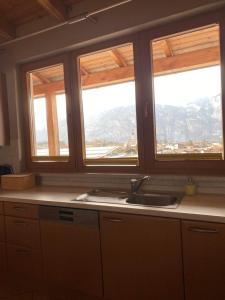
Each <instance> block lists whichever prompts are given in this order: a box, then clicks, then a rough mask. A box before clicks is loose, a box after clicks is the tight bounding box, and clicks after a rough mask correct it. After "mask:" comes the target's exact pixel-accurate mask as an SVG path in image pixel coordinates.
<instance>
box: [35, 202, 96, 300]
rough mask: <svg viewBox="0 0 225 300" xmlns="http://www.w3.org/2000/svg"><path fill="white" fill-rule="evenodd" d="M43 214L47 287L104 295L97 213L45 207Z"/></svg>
mask: <svg viewBox="0 0 225 300" xmlns="http://www.w3.org/2000/svg"><path fill="white" fill-rule="evenodd" d="M40 215H41V220H40V222H41V237H42V249H43V259H44V272H45V282H46V283H47V289H49V290H51V289H52V290H53V291H54V290H57V289H59V290H65V291H66V292H70V291H71V293H72V292H73V291H80V292H82V293H84V294H87V295H90V296H96V297H98V296H99V297H100V296H102V273H101V254H100V234H99V222H98V213H97V212H95V211H88V210H80V209H70V208H57V207H48V206H43V207H41V209H40ZM81 299H83V298H81ZM85 299H86V298H85ZM91 299H92V298H91Z"/></svg>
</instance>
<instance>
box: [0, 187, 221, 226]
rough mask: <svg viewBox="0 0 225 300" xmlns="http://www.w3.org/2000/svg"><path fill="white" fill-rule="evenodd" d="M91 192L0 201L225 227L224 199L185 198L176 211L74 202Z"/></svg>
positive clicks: (1, 194)
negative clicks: (189, 221) (80, 196)
mask: <svg viewBox="0 0 225 300" xmlns="http://www.w3.org/2000/svg"><path fill="white" fill-rule="evenodd" d="M89 190H90V189H88V188H69V187H68V188H67V187H46V186H45V187H41V186H40V187H35V188H32V189H29V190H25V191H3V190H0V201H10V202H21V203H30V204H37V205H50V206H61V207H71V208H80V209H91V210H99V211H108V212H117V213H129V214H136V215H149V216H159V217H168V218H177V219H185V220H196V221H207V222H218V223H225V195H216V194H215V195H212V194H210V195H208V194H199V195H195V196H185V197H184V198H183V200H182V202H181V204H180V205H179V206H178V208H176V209H171V208H156V207H146V206H136V205H128V204H125V205H120V204H109V203H88V202H83V201H77V200H75V201H72V200H74V199H76V198H77V197H78V196H79V195H81V194H83V193H85V192H87V191H89Z"/></svg>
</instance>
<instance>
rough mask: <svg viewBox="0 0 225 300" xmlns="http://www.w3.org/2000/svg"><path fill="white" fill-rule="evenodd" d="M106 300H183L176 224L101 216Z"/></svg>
mask: <svg viewBox="0 0 225 300" xmlns="http://www.w3.org/2000/svg"><path fill="white" fill-rule="evenodd" d="M101 245H102V259H103V279H104V280H103V281H104V292H105V298H106V299H112V300H114V299H115V300H124V299H129V300H140V299H141V300H165V299H173V300H181V299H183V282H182V259H181V234H180V223H179V221H177V220H172V219H161V218H153V217H144V216H132V215H123V214H114V213H102V214H101Z"/></svg>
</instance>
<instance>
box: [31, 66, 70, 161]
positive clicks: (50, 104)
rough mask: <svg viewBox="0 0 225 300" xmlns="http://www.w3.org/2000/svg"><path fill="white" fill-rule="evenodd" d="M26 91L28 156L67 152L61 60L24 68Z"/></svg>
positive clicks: (52, 156)
mask: <svg viewBox="0 0 225 300" xmlns="http://www.w3.org/2000/svg"><path fill="white" fill-rule="evenodd" d="M27 80H28V82H29V88H30V91H29V94H30V112H31V116H30V123H31V124H30V127H31V132H30V134H31V149H32V159H33V160H34V161H40V160H62V161H63V160H67V159H68V156H69V146H68V132H67V113H66V97H65V87H64V68H63V64H57V65H53V66H49V67H45V68H41V69H37V70H32V71H29V72H27Z"/></svg>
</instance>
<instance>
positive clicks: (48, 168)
mask: <svg viewBox="0 0 225 300" xmlns="http://www.w3.org/2000/svg"><path fill="white" fill-rule="evenodd" d="M57 64H62V65H63V69H64V82H65V94H66V107H67V127H68V144H69V153H70V154H69V156H66V157H63V156H51V155H50V156H32V144H33V143H32V134H31V132H32V116H31V114H30V100H31V99H30V89H29V86H28V85H27V72H32V71H33V70H37V69H41V68H47V67H51V66H53V65H57ZM20 71H21V77H22V87H23V95H22V96H23V111H24V151H25V156H26V168H27V169H28V170H33V171H38V172H66V171H73V170H74V168H75V166H76V162H75V155H74V148H75V138H74V135H75V134H74V124H73V119H72V118H71V111H72V101H71V85H70V63H69V60H68V55H66V54H63V55H58V56H54V57H50V58H45V59H41V60H38V61H35V62H31V63H28V64H25V65H22V66H21V69H20ZM41 95H42V96H43V93H42V94H40V96H41ZM45 97H46V106H47V105H49V104H50V105H51V104H52V99H47V96H46V95H45ZM48 100H51V101H50V103H47V102H48ZM47 111H49V113H50V112H51V109H50V107H49V109H47ZM52 121H53V122H54V120H53V119H52ZM48 126H51V125H50V124H49V122H48ZM51 152H52V151H51ZM53 152H54V150H53ZM65 159H66V160H65Z"/></svg>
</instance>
